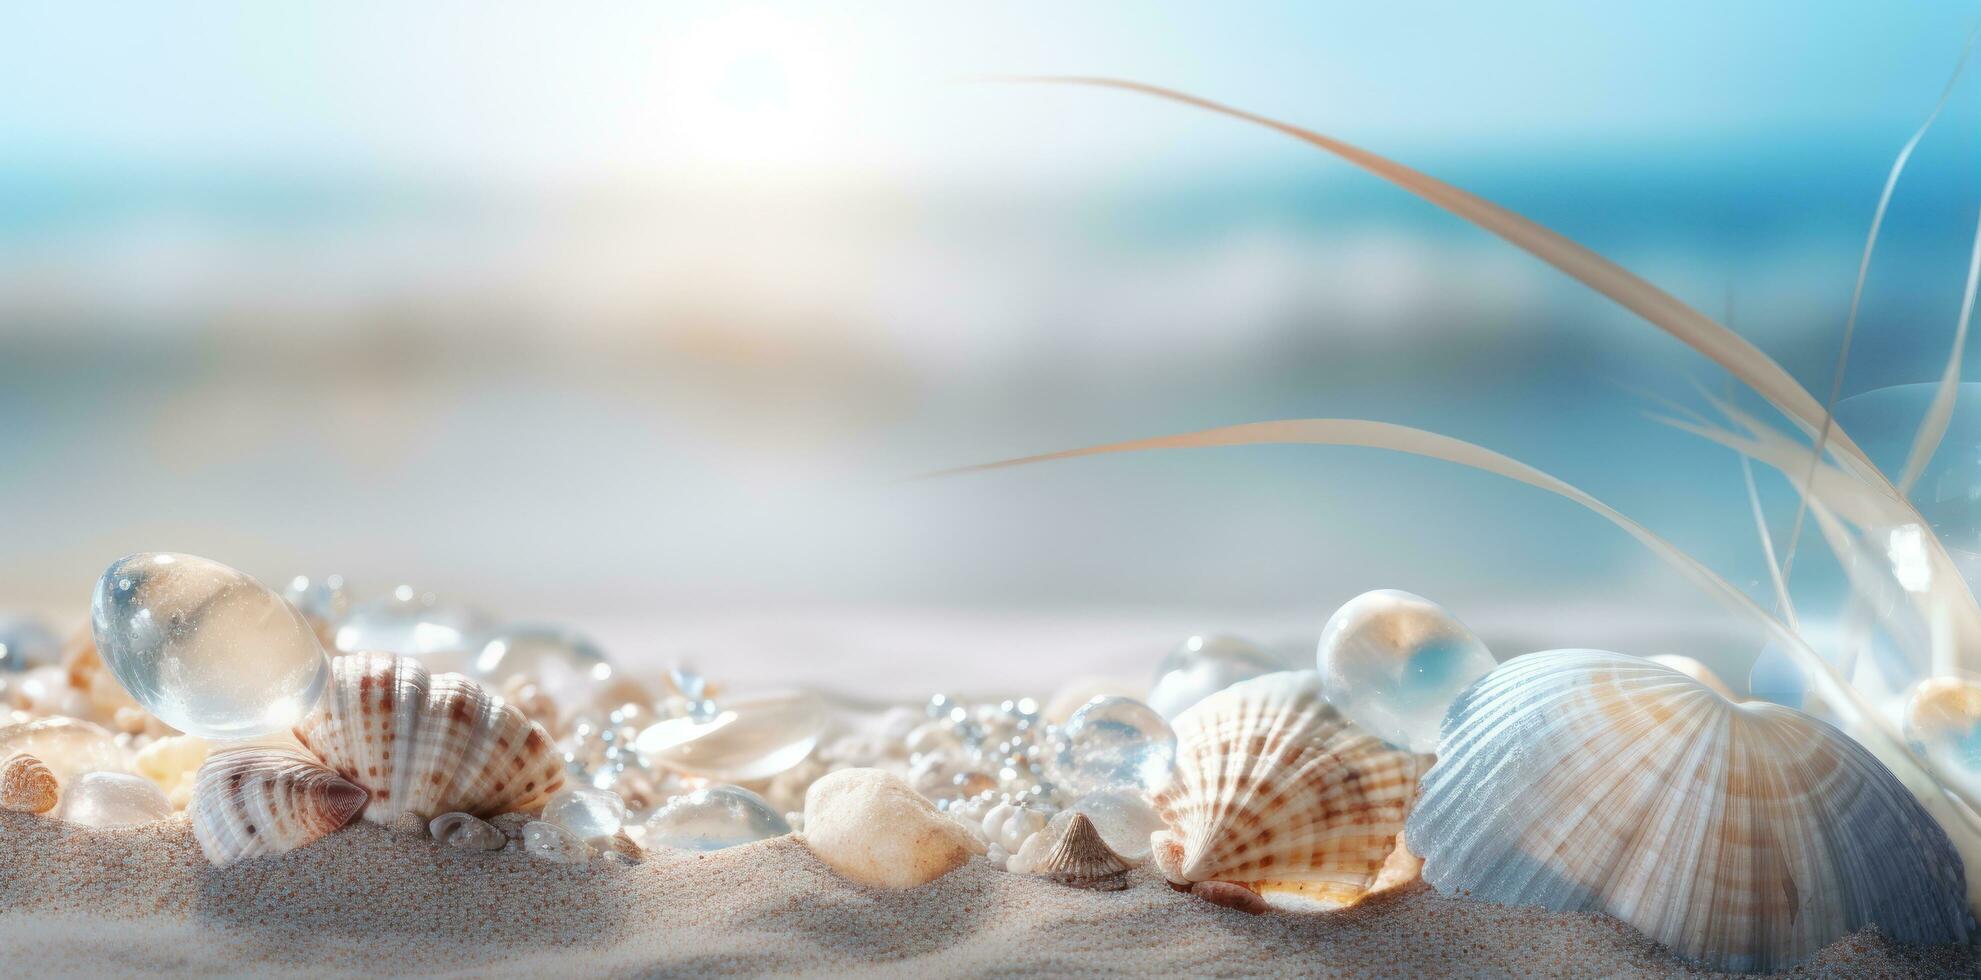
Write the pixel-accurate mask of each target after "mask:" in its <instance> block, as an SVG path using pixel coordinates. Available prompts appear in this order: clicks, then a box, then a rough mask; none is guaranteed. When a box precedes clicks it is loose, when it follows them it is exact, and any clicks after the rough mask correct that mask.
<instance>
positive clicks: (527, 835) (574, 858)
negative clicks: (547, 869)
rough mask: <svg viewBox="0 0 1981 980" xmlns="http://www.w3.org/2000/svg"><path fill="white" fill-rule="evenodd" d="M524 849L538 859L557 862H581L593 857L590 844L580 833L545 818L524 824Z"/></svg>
mask: <svg viewBox="0 0 1981 980" xmlns="http://www.w3.org/2000/svg"><path fill="white" fill-rule="evenodd" d="M523 851H524V852H525V853H527V854H529V856H531V857H533V858H537V859H538V860H542V861H550V862H553V863H556V864H579V863H581V862H584V861H589V860H591V857H592V846H591V845H590V844H587V843H585V842H584V840H583V839H582V838H580V837H578V835H576V834H573V833H571V832H570V831H568V830H565V829H564V828H562V827H559V826H558V825H556V824H554V823H549V822H547V821H543V820H532V821H530V822H529V823H526V824H524V825H523Z"/></svg>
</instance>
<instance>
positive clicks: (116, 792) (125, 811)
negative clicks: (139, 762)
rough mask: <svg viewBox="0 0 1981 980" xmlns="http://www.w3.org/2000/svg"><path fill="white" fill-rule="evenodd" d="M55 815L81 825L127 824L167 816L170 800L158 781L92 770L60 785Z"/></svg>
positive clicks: (123, 825) (168, 814)
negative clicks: (60, 789)
mask: <svg viewBox="0 0 1981 980" xmlns="http://www.w3.org/2000/svg"><path fill="white" fill-rule="evenodd" d="M57 778H60V777H57ZM55 815H56V816H58V817H60V818H62V819H63V820H67V821H68V822H70V823H73V824H80V825H82V826H84V827H128V826H131V825H132V824H140V823H150V822H152V821H154V820H168V819H170V818H171V817H172V803H171V801H169V800H167V799H166V798H165V791H164V790H161V789H159V788H158V784H157V783H154V782H152V781H151V780H149V779H146V778H144V777H143V776H133V775H131V774H130V773H127V772H92V773H84V774H83V775H82V776H79V777H77V779H76V780H75V781H74V782H72V783H69V784H67V785H65V786H63V787H62V803H61V805H60V806H59V807H58V808H57V809H56V811H55Z"/></svg>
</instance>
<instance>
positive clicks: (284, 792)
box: [186, 745, 365, 864]
mask: <svg viewBox="0 0 1981 980" xmlns="http://www.w3.org/2000/svg"><path fill="white" fill-rule="evenodd" d="M364 805H365V791H364V789H363V788H361V787H359V786H356V785H353V784H352V783H350V782H348V781H346V780H345V779H343V778H342V777H340V776H338V775H337V773H336V772H334V771H332V770H331V769H330V768H329V767H327V766H325V765H324V764H323V763H321V762H318V761H317V760H316V758H315V757H314V756H311V755H309V754H308V753H305V752H302V751H299V750H297V749H294V748H290V747H287V746H279V745H244V746H236V747H231V748H222V749H217V750H215V751H214V752H213V753H212V754H211V755H209V756H207V759H206V762H204V763H203V764H201V765H200V767H199V772H198V774H197V775H195V776H194V777H193V795H192V801H191V802H190V803H189V804H187V806H186V814H187V816H188V817H190V818H191V820H192V825H193V837H194V838H196V839H197V840H198V841H199V846H200V850H202V851H204V852H206V859H207V860H208V861H211V862H213V863H214V864H231V863H233V862H235V861H238V860H240V859H241V858H245V857H253V856H255V855H257V854H281V853H283V852H285V851H292V850H295V849H296V848H298V847H302V846H303V845H305V844H309V843H311V842H313V841H315V840H317V839H318V838H321V837H322V836H323V835H325V834H328V833H330V832H331V831H333V830H336V829H337V828H339V827H342V826H344V825H345V824H347V823H349V822H351V818H352V817H355V816H357V814H358V811H359V810H360V809H362V808H363V807H364Z"/></svg>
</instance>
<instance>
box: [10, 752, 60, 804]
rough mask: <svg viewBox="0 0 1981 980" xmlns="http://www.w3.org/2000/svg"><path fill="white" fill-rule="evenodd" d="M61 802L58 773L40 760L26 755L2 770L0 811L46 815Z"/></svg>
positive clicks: (17, 757) (14, 759)
mask: <svg viewBox="0 0 1981 980" xmlns="http://www.w3.org/2000/svg"><path fill="white" fill-rule="evenodd" d="M60 798H61V786H60V784H58V783H57V782H56V781H55V773H54V772H53V771H51V770H50V769H49V768H48V766H47V765H45V764H43V763H42V761H41V760H40V759H37V758H35V757H34V756H31V755H27V754H25V753H23V754H21V755H17V756H14V757H13V758H11V759H8V760H7V762H6V765H5V766H0V808H5V809H8V810H12V811H14V812H16V813H47V812H48V811H50V810H53V809H55V801H56V800H57V799H60Z"/></svg>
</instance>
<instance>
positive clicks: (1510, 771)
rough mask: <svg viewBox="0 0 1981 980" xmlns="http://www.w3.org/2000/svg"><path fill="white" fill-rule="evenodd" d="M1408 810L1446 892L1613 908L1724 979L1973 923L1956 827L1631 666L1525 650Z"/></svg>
mask: <svg viewBox="0 0 1981 980" xmlns="http://www.w3.org/2000/svg"><path fill="white" fill-rule="evenodd" d="M1440 749H1441V753H1442V754H1441V756H1440V758H1439V760H1438V762H1437V764H1436V765H1435V766H1434V767H1432V769H1431V771H1430V772H1429V773H1428V774H1426V776H1425V778H1424V789H1423V797H1422V799H1421V800H1420V801H1419V802H1418V804H1417V808H1416V811H1415V812H1414V813H1413V814H1412V815H1411V817H1410V826H1409V837H1410V845H1411V848H1412V849H1413V850H1415V851H1416V852H1417V853H1418V854H1420V855H1422V856H1423V858H1424V877H1425V879H1426V880H1428V881H1429V882H1430V883H1431V884H1432V885H1433V886H1435V887H1436V888H1437V889H1438V890H1439V891H1441V892H1445V893H1447V894H1459V895H1467V896H1470V897H1473V898H1479V899H1485V900H1488V901H1494V902H1503V903H1506V904H1509V905H1538V906H1542V907H1544V908H1549V909H1555V910H1573V911H1601V912H1607V913H1609V914H1611V915H1614V916H1616V917H1617V918H1619V919H1622V920H1624V921H1625V922H1628V923H1630V924H1631V925H1632V926H1635V927H1636V928H1637V929H1638V930H1639V931H1641V932H1643V933H1644V934H1645V935H1647V936H1649V937H1651V938H1652V939H1654V940H1657V941H1658V942H1661V943H1663V944H1665V945H1666V946H1669V947H1671V949H1672V950H1673V951H1674V952H1676V953H1678V954H1679V955H1681V956H1685V957H1688V958H1691V959H1694V960H1697V961H1700V962H1702V963H1704V964H1706V965H1708V966H1711V967H1713V968H1716V969H1732V970H1773V969H1779V968H1782V967H1785V966H1788V965H1791V964H1793V963H1796V962H1797V961H1800V960H1802V959H1803V958H1805V957H1807V956H1809V955H1811V954H1813V953H1815V952H1816V951H1817V950H1818V949H1820V948H1821V947H1822V946H1824V945H1825V944H1827V943H1829V942H1831V941H1832V940H1835V939H1837V938H1839V937H1841V936H1844V935H1846V934H1848V933H1850V932H1853V931H1855V930H1857V929H1859V928H1862V927H1864V926H1867V925H1872V924H1876V926H1877V927H1878V928H1879V930H1881V931H1882V932H1884V933H1885V934H1886V935H1888V936H1891V937H1893V938H1895V939H1898V940H1901V941H1904V942H1912V943H1949V942H1964V941H1967V940H1968V939H1969V938H1970V937H1971V936H1973V935H1974V933H1975V923H1974V919H1973V917H1972V916H1971V915H1970V914H1969V912H1968V909H1967V904H1966V899H1965V894H1966V886H1965V883H1964V875H1963V874H1962V869H1961V861H1960V857H1959V855H1958V854H1956V853H1955V851H1954V849H1953V846H1952V845H1951V844H1950V843H1949V842H1948V840H1947V835H1946V833H1945V832H1944V831H1942V830H1941V828H1940V826H1939V825H1938V824H1937V823H1935V822H1934V821H1933V819H1932V817H1930V816H1928V815H1927V813H1926V811H1925V810H1924V809H1923V808H1922V807H1921V806H1920V805H1919V802H1918V801H1917V800H1916V799H1914V798H1913V796H1912V795H1911V794H1910V793H1909V792H1907V791H1906V789H1905V787H1903V786H1901V785H1900V784H1899V782H1898V780H1897V779H1896V778H1894V777H1893V776H1892V774H1891V772H1890V771H1889V770H1887V769H1886V768H1885V767H1884V766H1883V765H1882V764H1880V763H1879V762H1878V761H1877V759H1875V758H1873V757H1872V755H1871V754H1870V753H1869V752H1868V751H1866V750H1865V749H1864V748H1863V747H1862V746H1859V745H1858V744H1857V743H1856V742H1854V741H1852V740H1851V739H1850V738H1848V737H1847V736H1845V735H1843V734H1842V733H1840V732H1838V731H1837V730H1835V729H1833V728H1831V727H1829V726H1828V725H1825V724H1823V723H1822V722H1820V721H1817V720H1816V719H1814V718H1811V717H1809V716H1808V715H1805V714H1802V713H1801V712H1798V711H1795V710H1793V709H1789V708H1783V707H1780V706H1777V705H1773V704H1767V703H1763V702H1748V703H1745V704H1733V703H1731V702H1729V701H1728V700H1727V699H1726V698H1724V697H1721V696H1720V695H1718V694H1716V693H1714V692H1713V691H1712V690H1710V689H1709V688H1708V687H1706V686H1705V685H1703V684H1701V683H1699V682H1698V681H1695V680H1693V679H1691V678H1689V677H1687V676H1685V675H1683V674H1681V673H1679V672H1677V671H1674V670H1671V669H1669V668H1666V667H1662V666H1659V665H1657V664H1654V663H1651V662H1650V661H1646V660H1640V659H1638V658H1635V657H1627V656H1623V655H1621V654H1615V653H1604V652H1601V651H1595V650H1554V651H1549V652H1546V653H1536V654H1529V655H1527V656H1523V657H1517V658H1514V659H1513V660H1510V661H1508V662H1506V663H1504V664H1501V665H1500V666H1499V668H1498V669H1496V670H1494V671H1493V672H1492V673H1491V674H1489V675H1487V676H1486V677H1485V678H1483V679H1482V680H1480V681H1479V683H1478V684H1476V685H1474V686H1473V687H1472V688H1471V689H1470V690H1468V691H1466V693H1465V694H1464V695H1462V696H1461V697H1460V698H1459V699H1458V701H1457V702H1456V703H1454V704H1453V705H1452V708H1451V712H1450V714H1449V715H1447V716H1446V718H1445V729H1444V737H1443V740H1442V742H1441V744H1440Z"/></svg>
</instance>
